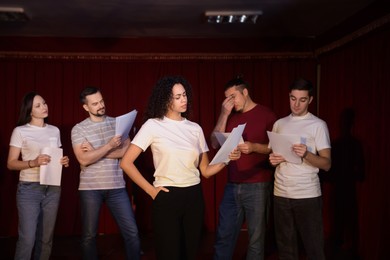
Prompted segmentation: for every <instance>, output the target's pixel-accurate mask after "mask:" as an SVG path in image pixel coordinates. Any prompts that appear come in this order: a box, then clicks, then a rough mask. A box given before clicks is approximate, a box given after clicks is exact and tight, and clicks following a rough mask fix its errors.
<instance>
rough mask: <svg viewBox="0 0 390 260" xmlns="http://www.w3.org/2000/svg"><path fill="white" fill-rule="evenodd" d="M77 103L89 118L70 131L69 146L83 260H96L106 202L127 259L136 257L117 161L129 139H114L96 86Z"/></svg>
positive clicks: (134, 230) (134, 228)
mask: <svg viewBox="0 0 390 260" xmlns="http://www.w3.org/2000/svg"><path fill="white" fill-rule="evenodd" d="M80 101H81V103H82V105H83V108H84V109H85V111H86V112H87V113H88V115H89V117H88V118H86V119H85V120H83V121H82V122H80V123H78V124H76V125H75V126H74V127H73V129H72V146H73V151H74V153H75V156H76V158H77V160H78V161H79V163H80V167H81V172H80V184H79V192H80V200H81V217H82V240H81V247H82V253H83V259H98V253H97V247H96V235H97V232H98V223H99V212H100V208H101V206H102V204H103V203H106V205H107V206H108V208H109V209H110V212H111V214H112V215H113V217H114V219H115V221H116V223H117V224H118V227H119V229H120V231H121V234H122V237H123V239H124V244H125V249H126V255H127V259H139V258H140V242H139V236H138V228H137V224H136V221H135V217H134V212H133V209H132V206H131V202H130V200H129V196H128V194H127V190H126V184H125V180H124V177H123V172H122V169H121V168H120V167H119V160H120V159H121V158H122V156H123V154H124V153H125V151H126V149H127V147H128V146H129V144H130V139H129V138H127V139H126V140H125V141H124V142H122V141H121V136H115V118H113V117H109V116H107V115H106V113H105V112H106V111H105V104H104V99H103V96H102V93H101V91H100V90H99V89H98V88H96V87H86V88H85V89H84V90H83V91H82V92H81V94H80Z"/></svg>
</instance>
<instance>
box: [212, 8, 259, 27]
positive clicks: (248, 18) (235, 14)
mask: <svg viewBox="0 0 390 260" xmlns="http://www.w3.org/2000/svg"><path fill="white" fill-rule="evenodd" d="M262 14H263V12H262V11H206V12H205V17H206V19H207V22H208V23H215V24H233V23H238V24H240V23H250V24H255V23H256V22H257V19H258V18H259V16H261V15H262Z"/></svg>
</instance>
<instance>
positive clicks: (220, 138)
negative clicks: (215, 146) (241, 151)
mask: <svg viewBox="0 0 390 260" xmlns="http://www.w3.org/2000/svg"><path fill="white" fill-rule="evenodd" d="M214 135H215V138H217V140H218V143H219V145H221V146H222V145H223V143H225V141H226V139H227V138H228V136H229V135H230V133H221V132H214ZM243 143H244V139H243V138H242V136H241V138H240V142H239V144H243Z"/></svg>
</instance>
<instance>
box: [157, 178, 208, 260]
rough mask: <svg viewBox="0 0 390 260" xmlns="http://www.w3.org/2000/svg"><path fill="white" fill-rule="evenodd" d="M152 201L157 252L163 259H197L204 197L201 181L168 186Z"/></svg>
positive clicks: (158, 256)
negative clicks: (192, 184)
mask: <svg viewBox="0 0 390 260" xmlns="http://www.w3.org/2000/svg"><path fill="white" fill-rule="evenodd" d="M166 188H167V189H169V192H164V191H160V192H159V193H158V194H157V197H156V198H155V200H154V201H153V210H152V221H153V229H154V235H155V243H156V256H157V259H161V260H167V259H169V260H183V259H188V260H194V259H196V253H197V251H198V246H199V242H200V238H201V234H202V227H203V217H204V216H203V213H204V201H203V194H202V188H201V185H200V184H198V185H195V186H190V187H184V188H178V187H166Z"/></svg>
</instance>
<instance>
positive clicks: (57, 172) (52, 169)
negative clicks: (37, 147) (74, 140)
mask: <svg viewBox="0 0 390 260" xmlns="http://www.w3.org/2000/svg"><path fill="white" fill-rule="evenodd" d="M41 153H43V154H47V155H50V157H51V158H50V162H49V163H48V164H46V165H41V166H40V167H39V178H40V184H42V185H53V186H61V175H62V165H61V163H60V160H61V158H62V157H63V151H62V149H61V148H56V147H45V148H42V150H41Z"/></svg>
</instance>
